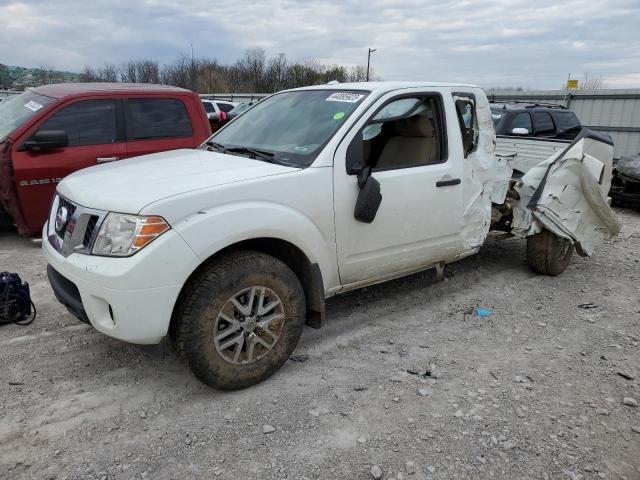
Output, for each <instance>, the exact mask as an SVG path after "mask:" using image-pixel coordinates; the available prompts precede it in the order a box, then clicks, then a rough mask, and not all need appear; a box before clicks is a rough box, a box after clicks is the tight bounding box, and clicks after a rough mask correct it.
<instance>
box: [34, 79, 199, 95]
mask: <svg viewBox="0 0 640 480" xmlns="http://www.w3.org/2000/svg"><path fill="white" fill-rule="evenodd" d="M29 90H31V91H32V92H35V93H38V94H40V95H44V96H46V97H52V98H64V97H68V96H71V95H79V94H83V93H171V92H173V93H192V92H191V91H190V90H185V89H184V88H178V87H170V86H168V85H155V84H150V83H54V84H51V85H42V86H41V87H35V88H30V89H29Z"/></svg>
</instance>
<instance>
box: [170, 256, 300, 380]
mask: <svg viewBox="0 0 640 480" xmlns="http://www.w3.org/2000/svg"><path fill="white" fill-rule="evenodd" d="M185 291H186V292H188V293H187V294H186V295H184V296H183V298H182V299H181V302H180V305H179V306H178V310H177V317H176V322H177V324H176V326H175V328H174V337H175V338H174V341H175V345H176V347H177V349H178V352H179V353H180V354H181V356H183V357H184V358H185V359H186V360H187V362H188V363H189V366H190V368H191V369H192V370H193V372H194V374H195V375H196V376H197V377H198V378H199V379H200V380H202V381H203V382H204V383H206V384H208V385H210V386H212V387H214V388H219V389H222V390H236V389H240V388H245V387H248V386H251V385H254V384H256V383H259V382H261V381H262V380H264V379H266V378H268V377H269V376H271V375H272V374H273V373H274V372H275V371H276V370H278V368H280V366H281V365H282V364H283V363H284V362H286V360H287V359H288V358H289V356H290V355H291V353H292V352H293V350H294V349H295V347H296V345H297V344H298V340H299V339H300V335H301V333H302V329H303V326H304V319H305V311H306V310H305V297H304V291H303V289H302V286H301V285H300V281H299V280H298V278H297V277H296V275H295V274H294V273H293V272H292V271H291V269H289V267H287V266H286V265H285V264H284V263H283V262H281V261H280V260H278V259H276V258H274V257H272V256H270V255H266V254H264V253H260V252H253V251H242V252H232V253H229V254H226V255H224V256H223V257H221V258H219V259H216V260H214V261H213V262H211V263H210V264H209V265H207V266H205V267H204V268H203V269H202V270H201V271H200V272H199V273H197V274H196V275H195V277H194V278H193V279H191V280H190V282H189V283H188V285H187V286H186V287H185Z"/></svg>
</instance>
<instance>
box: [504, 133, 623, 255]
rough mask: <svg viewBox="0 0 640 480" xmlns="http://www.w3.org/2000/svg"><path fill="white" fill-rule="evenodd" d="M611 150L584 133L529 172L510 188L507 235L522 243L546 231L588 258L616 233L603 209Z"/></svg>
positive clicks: (607, 209)
mask: <svg viewBox="0 0 640 480" xmlns="http://www.w3.org/2000/svg"><path fill="white" fill-rule="evenodd" d="M612 167H613V144H612V142H611V141H610V139H609V138H608V137H604V136H602V135H597V134H595V133H594V132H591V131H589V130H587V129H584V130H583V131H582V132H581V134H580V135H578V137H576V139H575V140H574V141H573V142H572V143H571V144H570V145H569V146H568V147H567V148H566V149H565V150H563V151H562V152H558V153H557V154H555V155H553V156H552V157H550V158H549V159H548V160H546V161H544V162H542V163H540V164H539V165H538V166H536V167H534V168H532V169H531V170H530V171H529V172H528V173H527V174H526V175H524V176H523V177H522V181H521V182H520V183H519V184H518V185H516V191H517V192H518V193H519V194H520V199H519V200H518V201H516V202H515V203H514V205H513V222H512V233H513V234H515V235H518V236H521V237H526V236H528V235H532V234H534V233H537V232H538V231H540V230H541V229H542V228H546V229H548V230H550V231H551V232H553V233H554V234H555V235H558V236H559V237H563V238H566V239H569V240H571V242H572V243H573V244H574V245H575V247H576V250H577V251H578V253H579V254H581V255H591V254H593V252H594V250H595V249H596V248H597V247H598V246H599V245H601V244H602V243H603V242H604V241H606V240H607V239H609V238H611V237H612V236H615V235H617V234H618V233H619V231H620V221H619V220H618V217H617V215H616V214H615V213H614V212H613V210H611V208H610V207H609V204H608V197H607V194H608V192H609V188H610V186H611V175H612Z"/></svg>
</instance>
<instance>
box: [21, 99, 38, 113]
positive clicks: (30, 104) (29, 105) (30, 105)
mask: <svg viewBox="0 0 640 480" xmlns="http://www.w3.org/2000/svg"><path fill="white" fill-rule="evenodd" d="M24 106H25V107H26V108H28V109H29V110H33V111H34V112H37V111H38V110H40V109H41V108H42V105H41V104H39V103H38V102H34V101H33V100H31V101H30V102H27V103H25V104H24Z"/></svg>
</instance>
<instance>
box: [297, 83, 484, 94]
mask: <svg viewBox="0 0 640 480" xmlns="http://www.w3.org/2000/svg"><path fill="white" fill-rule="evenodd" d="M421 87H427V88H438V87H463V88H477V87H476V85H471V84H468V83H444V82H409V81H404V82H352V83H326V84H323V85H312V86H310V87H302V88H296V89H294V90H366V91H371V92H390V91H392V90H400V89H404V88H421Z"/></svg>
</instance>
